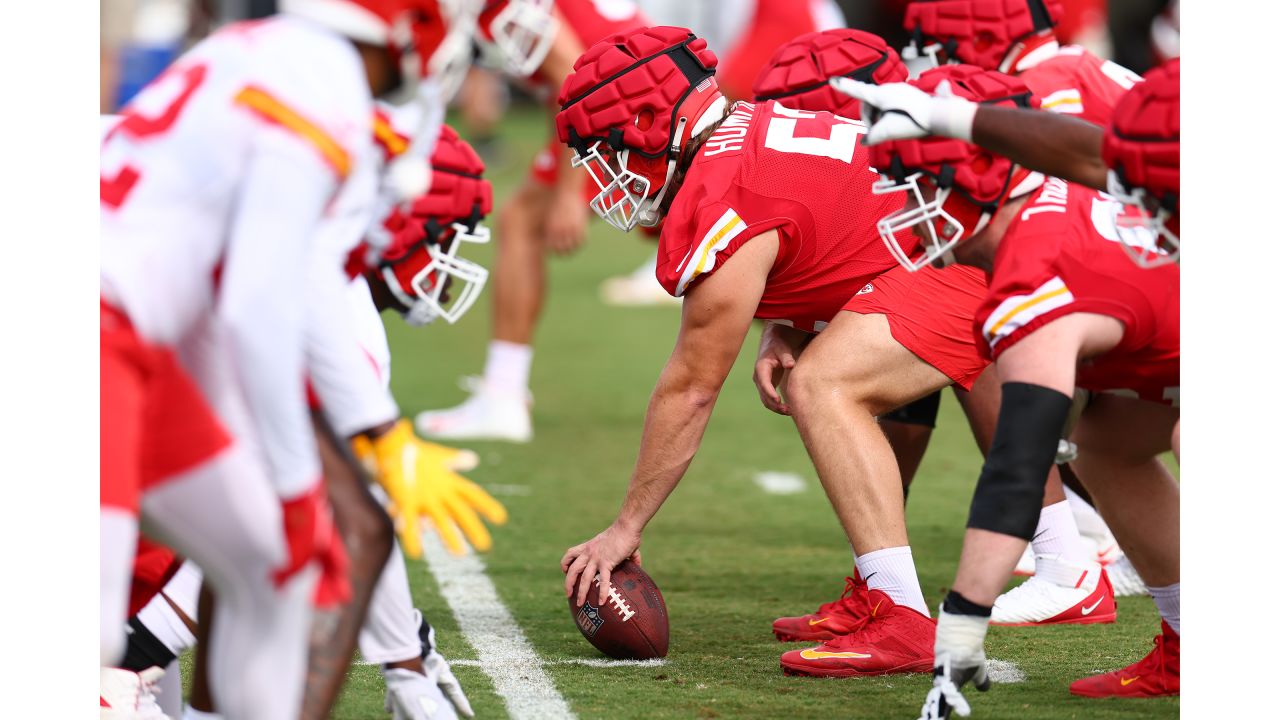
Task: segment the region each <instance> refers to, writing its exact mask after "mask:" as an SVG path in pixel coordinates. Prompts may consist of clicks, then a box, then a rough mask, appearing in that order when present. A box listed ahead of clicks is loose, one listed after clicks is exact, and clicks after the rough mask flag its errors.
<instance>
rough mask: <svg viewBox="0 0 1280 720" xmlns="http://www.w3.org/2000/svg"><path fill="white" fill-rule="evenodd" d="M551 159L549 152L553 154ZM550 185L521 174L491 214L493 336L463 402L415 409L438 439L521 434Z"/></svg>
mask: <svg viewBox="0 0 1280 720" xmlns="http://www.w3.org/2000/svg"><path fill="white" fill-rule="evenodd" d="M552 162H554V160H552ZM550 193H551V191H550V190H549V189H548V188H547V187H546V186H544V185H542V184H539V183H538V182H535V181H528V182H526V183H525V184H524V185H523V186H521V188H520V189H519V190H517V191H516V193H515V195H513V196H512V197H511V199H510V200H508V201H507V203H506V204H505V205H504V206H503V207H502V210H501V211H500V212H499V214H498V230H497V233H495V236H496V238H497V240H496V242H497V256H496V258H495V260H494V268H493V276H492V281H491V282H490V286H491V287H492V288H493V290H492V293H493V338H492V339H491V340H490V342H489V350H488V355H487V358H486V360H485V368H484V375H483V377H482V378H481V379H480V380H479V383H478V384H477V385H476V386H475V387H474V388H471V390H472V395H471V397H470V398H468V399H467V401H466V402H464V403H462V404H461V405H458V406H456V407H453V408H449V409H446V410H428V411H425V412H421V413H419V414H418V416H417V418H416V424H417V428H418V431H419V432H420V433H422V434H423V435H424V436H426V437H434V438H441V439H495V440H510V441H513V442H528V441H529V440H530V439H532V437H533V426H532V420H531V418H530V414H529V371H530V368H531V366H532V364H533V334H534V330H535V329H536V327H537V323H538V318H539V316H540V315H541V314H542V304H543V301H544V299H545V297H546V249H545V247H544V243H543V240H542V226H543V219H544V214H545V212H546V208H547V204H548V202H549V201H550V197H551V195H550Z"/></svg>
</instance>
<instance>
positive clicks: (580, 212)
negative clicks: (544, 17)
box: [539, 8, 590, 254]
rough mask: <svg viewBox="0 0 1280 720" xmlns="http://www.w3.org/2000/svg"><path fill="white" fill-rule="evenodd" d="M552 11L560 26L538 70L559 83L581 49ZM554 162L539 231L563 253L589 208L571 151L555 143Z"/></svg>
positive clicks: (574, 242) (582, 228) (574, 245)
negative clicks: (548, 199) (552, 183)
mask: <svg viewBox="0 0 1280 720" xmlns="http://www.w3.org/2000/svg"><path fill="white" fill-rule="evenodd" d="M555 14H556V18H557V19H558V20H559V21H560V29H559V30H557V31H556V36H555V39H554V40H552V42H551V49H550V50H549V51H547V57H546V59H545V60H543V61H542V67H541V68H539V73H540V74H541V75H542V76H543V77H544V78H548V79H549V81H550V82H552V83H553V84H554V85H556V86H559V85H560V84H561V83H563V82H564V79H565V78H567V77H569V74H570V73H571V72H573V63H574V61H575V60H577V59H578V56H579V55H581V54H582V52H583V50H584V48H583V47H582V44H581V43H580V42H578V39H577V38H576V37H575V36H574V34H573V33H572V32H570V31H569V30H568V27H569V24H568V22H567V21H566V20H565V19H564V17H563V16H562V15H561V13H560V10H559V9H558V8H557V9H556V10H555ZM549 109H550V111H551V115H552V118H553V119H554V117H555V113H556V112H557V111H558V110H559V108H558V107H557V106H556V105H555V104H552V105H551V106H550V107H549ZM556 163H557V164H558V165H559V166H560V167H559V172H558V173H556V184H555V186H554V187H553V188H552V191H551V192H552V194H551V204H550V206H549V207H548V209H547V214H546V218H545V220H544V225H543V231H544V233H545V238H546V242H547V247H548V248H550V249H551V250H552V251H554V252H556V253H560V254H564V253H570V252H573V251H574V250H577V249H578V248H579V247H580V246H581V245H582V242H583V240H585V239H586V237H587V215H588V213H589V212H590V210H589V209H588V208H587V206H586V205H584V204H583V202H582V174H581V173H580V172H578V171H576V170H574V169H573V150H572V149H570V148H569V147H568V146H566V145H563V144H560V143H557V144H556Z"/></svg>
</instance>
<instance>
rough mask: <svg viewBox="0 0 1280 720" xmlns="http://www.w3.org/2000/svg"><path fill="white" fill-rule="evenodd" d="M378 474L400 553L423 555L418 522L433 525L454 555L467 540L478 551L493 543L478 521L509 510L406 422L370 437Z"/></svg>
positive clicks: (500, 517) (500, 519) (498, 519)
mask: <svg viewBox="0 0 1280 720" xmlns="http://www.w3.org/2000/svg"><path fill="white" fill-rule="evenodd" d="M370 446H371V450H372V458H373V461H374V464H375V465H376V467H377V471H376V477H377V480H378V484H380V485H381V486H382V487H383V489H384V490H386V492H387V495H388V496H389V497H390V499H391V507H390V508H389V510H390V512H391V514H392V515H393V516H394V517H395V520H396V533H397V534H398V535H399V537H400V543H401V545H402V546H403V547H404V551H405V553H406V554H407V555H409V557H411V558H418V557H421V556H422V541H421V537H420V534H421V522H422V519H423V518H426V519H427V520H429V521H430V522H431V523H432V524H433V525H435V528H436V531H437V532H439V533H440V539H441V541H442V542H443V543H444V545H445V547H446V548H448V549H449V551H450V552H452V553H454V554H455V555H463V554H465V553H466V545H465V544H464V543H463V540H462V536H463V535H466V538H467V542H469V543H470V544H471V546H472V547H474V548H475V549H477V550H480V551H481V552H484V551H487V550H489V549H490V548H492V547H493V538H492V536H490V535H489V530H488V528H486V527H485V524H484V522H482V521H481V520H480V517H481V516H483V517H484V518H485V520H488V521H489V522H490V523H493V524H495V525H501V524H503V523H505V522H506V521H507V509H506V508H505V507H503V506H502V503H500V502H498V501H497V500H495V499H494V498H493V496H491V495H489V493H487V492H485V491H484V490H483V489H482V488H481V487H480V486H479V485H476V484H475V483H473V482H471V481H470V480H468V479H466V478H464V477H463V476H461V475H459V474H458V473H456V472H454V471H453V470H452V469H451V467H450V462H451V461H450V459H449V458H448V457H446V456H444V455H442V454H441V453H439V452H436V451H434V450H433V448H434V446H432V445H431V444H430V443H425V442H424V441H422V440H420V439H419V438H418V437H417V436H416V435H414V433H413V427H412V425H410V423H409V421H408V420H405V419H401V420H399V421H397V422H396V424H395V426H394V427H393V428H392V429H391V430H389V431H387V432H386V433H383V434H382V435H379V436H378V437H376V438H374V439H373V440H372V442H371V443H370Z"/></svg>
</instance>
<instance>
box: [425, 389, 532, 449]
mask: <svg viewBox="0 0 1280 720" xmlns="http://www.w3.org/2000/svg"><path fill="white" fill-rule="evenodd" d="M460 384H461V385H462V388H463V389H464V390H468V391H470V392H471V397H469V398H467V399H466V400H465V401H464V402H463V403H462V404H461V405H458V406H455V407H452V408H449V409H447V410H424V411H422V412H420V413H418V416H417V417H416V418H415V419H414V425H415V426H416V427H417V428H418V433H419V434H420V435H422V436H423V437H426V438H431V439H433V440H506V441H508V442H517V443H527V442H529V441H530V440H532V439H533V419H532V417H531V416H530V414H529V406H530V405H532V398H530V397H529V395H528V394H527V393H526V394H523V395H521V394H516V393H510V392H499V391H495V390H494V389H492V388H490V387H489V386H488V385H486V384H485V382H484V380H483V378H479V377H465V378H463V379H462V382H461V383H460Z"/></svg>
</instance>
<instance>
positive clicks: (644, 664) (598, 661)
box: [449, 658, 667, 668]
mask: <svg viewBox="0 0 1280 720" xmlns="http://www.w3.org/2000/svg"><path fill="white" fill-rule="evenodd" d="M449 664H450V665H461V666H463V667H481V663H480V661H479V660H450V661H449ZM542 664H543V665H585V666H587V667H593V668H615V667H639V668H655V667H662V666H663V665H666V664H667V661H666V660H663V659H661V658H654V659H652V660H606V659H604V658H564V659H563V660H543V661H542Z"/></svg>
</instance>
